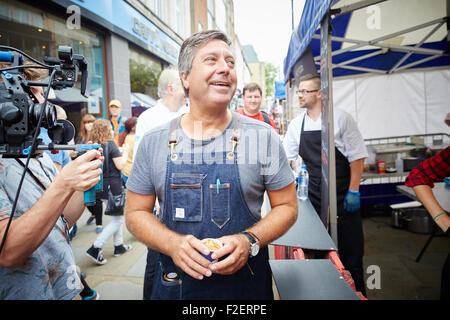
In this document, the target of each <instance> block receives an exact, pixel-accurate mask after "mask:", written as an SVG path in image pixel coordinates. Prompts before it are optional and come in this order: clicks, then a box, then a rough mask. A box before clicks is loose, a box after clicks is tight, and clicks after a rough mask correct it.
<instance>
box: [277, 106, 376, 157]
mask: <svg viewBox="0 0 450 320" xmlns="http://www.w3.org/2000/svg"><path fill="white" fill-rule="evenodd" d="M305 113H306V109H305V111H303V112H302V113H300V115H299V116H297V117H296V118H294V119H293V120H292V121H291V122H290V124H289V126H288V130H287V132H286V135H285V137H284V139H283V146H284V150H285V151H286V155H287V158H288V160H295V159H296V158H297V157H298V156H299V155H298V151H299V147H300V135H301V131H302V122H303V117H304V118H305V126H304V128H303V130H304V131H313V130H322V116H321V115H320V116H319V118H318V119H317V120H316V121H314V120H313V119H311V118H310V117H309V116H308V114H306V116H305ZM333 115H334V145H335V147H336V148H337V149H338V150H339V151H340V152H341V153H342V154H343V155H344V156H345V157H346V158H347V160H348V162H353V161H355V160H358V159H362V158H367V156H368V153H367V149H366V145H365V143H364V139H363V137H362V135H361V132H359V129H358V126H357V125H356V122H355V120H353V118H352V116H351V115H350V114H349V113H348V112H346V111H344V110H342V109H338V108H335V109H334V113H333Z"/></svg>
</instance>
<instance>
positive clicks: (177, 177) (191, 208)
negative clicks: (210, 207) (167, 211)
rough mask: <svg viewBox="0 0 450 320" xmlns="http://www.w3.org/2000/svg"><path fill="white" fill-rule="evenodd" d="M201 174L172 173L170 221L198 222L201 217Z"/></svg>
mask: <svg viewBox="0 0 450 320" xmlns="http://www.w3.org/2000/svg"><path fill="white" fill-rule="evenodd" d="M204 178H205V175H203V174H187V173H173V174H172V181H171V184H170V192H171V196H172V219H173V220H174V221H184V222H200V221H202V216H203V212H202V211H203V208H202V207H203V206H202V203H203V187H202V182H203V179H204Z"/></svg>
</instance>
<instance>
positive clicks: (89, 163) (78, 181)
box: [55, 150, 104, 191]
mask: <svg viewBox="0 0 450 320" xmlns="http://www.w3.org/2000/svg"><path fill="white" fill-rule="evenodd" d="M103 159H104V158H103V157H102V156H101V153H100V151H98V150H89V151H88V152H86V153H85V154H83V155H81V156H79V157H78V158H77V159H75V160H73V161H71V162H69V163H68V164H67V165H66V166H65V167H64V168H63V169H62V170H61V172H60V173H59V174H58V175H57V176H56V179H55V182H56V181H57V182H58V183H61V184H63V185H64V187H65V188H68V189H69V190H72V191H86V190H89V189H90V188H92V187H93V186H95V185H96V184H97V183H98V182H99V181H100V174H101V173H102V170H101V169H100V166H101V164H102V162H103Z"/></svg>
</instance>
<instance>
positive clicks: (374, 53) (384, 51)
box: [333, 49, 387, 67]
mask: <svg viewBox="0 0 450 320" xmlns="http://www.w3.org/2000/svg"><path fill="white" fill-rule="evenodd" d="M386 52H387V50H386V49H381V50H378V51H375V52H371V53H368V54H365V55H362V56H360V57H357V58H353V59H350V60H346V61H343V62H341V63H338V64H334V65H333V67H335V66H336V67H342V66H346V65H348V64H351V63H353V62H358V61H361V60H364V59H367V58H371V57H374V56H378V55H380V54H384V53H386Z"/></svg>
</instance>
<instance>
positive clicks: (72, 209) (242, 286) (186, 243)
mask: <svg viewBox="0 0 450 320" xmlns="http://www.w3.org/2000/svg"><path fill="white" fill-rule="evenodd" d="M230 44H231V42H230V40H229V39H228V37H227V36H226V35H225V34H224V33H223V32H221V31H216V30H210V31H202V32H198V33H195V34H193V35H192V36H190V37H189V38H188V39H186V40H185V41H184V42H183V45H182V47H181V49H180V55H179V59H178V61H179V62H178V66H177V67H174V66H172V67H170V68H166V69H164V70H163V71H162V73H161V75H160V77H159V82H158V95H159V98H160V99H159V100H158V103H157V105H156V106H154V107H152V108H149V109H148V110H146V111H145V112H143V113H142V114H141V115H140V116H139V117H131V118H129V119H127V118H126V117H124V116H122V103H121V102H120V101H119V100H118V99H113V100H111V101H110V103H109V105H108V114H109V119H96V118H95V117H94V116H93V115H91V114H86V115H84V116H83V117H82V120H81V123H80V126H79V130H78V135H77V137H76V139H75V143H77V144H89V143H94V144H100V145H101V150H90V151H88V152H86V153H85V154H83V155H76V154H70V153H68V152H66V151H61V152H59V153H51V152H50V153H47V152H45V153H44V154H43V156H42V157H37V158H32V159H31V161H30V166H29V170H28V171H27V172H28V173H29V174H27V175H26V176H25V179H24V181H25V182H24V185H23V186H22V188H23V190H27V197H21V198H20V202H19V204H18V206H17V207H16V208H15V210H16V214H15V217H14V223H12V224H11V226H10V230H9V232H8V237H7V238H6V239H7V241H3V242H2V245H3V246H2V249H1V250H2V251H1V252H0V279H1V281H0V299H73V298H75V297H76V296H77V295H81V297H82V299H97V298H98V293H96V292H95V290H93V289H91V288H90V287H89V285H88V284H87V283H86V281H85V279H84V276H82V275H80V274H79V272H77V271H76V270H75V268H73V266H75V261H74V257H73V253H72V250H71V246H70V242H71V240H72V239H73V238H74V237H76V234H77V225H76V221H77V220H78V218H79V217H80V216H81V214H82V213H83V212H84V210H85V208H86V207H85V206H84V203H83V192H84V191H86V190H89V189H91V188H92V187H94V186H95V185H96V184H97V183H98V182H99V181H101V179H102V181H103V188H102V190H101V191H99V192H97V193H96V200H95V201H94V203H92V204H91V205H89V206H87V209H88V212H89V214H90V216H89V218H88V219H87V224H91V223H92V222H93V221H94V220H95V224H96V228H95V231H96V232H97V234H98V235H97V238H96V239H95V241H94V242H93V243H92V245H91V246H90V247H89V248H86V249H87V251H86V255H87V256H88V257H89V258H90V259H92V260H93V262H95V263H97V264H99V265H104V264H106V263H107V259H106V258H105V257H104V255H103V250H102V249H103V247H104V246H105V244H106V243H107V241H108V240H109V239H110V238H111V237H112V238H113V245H114V256H120V255H123V254H125V253H126V252H128V251H130V250H132V246H131V245H130V244H126V243H124V239H123V227H124V224H126V227H127V228H128V230H129V231H130V232H131V234H132V235H133V236H134V237H135V238H136V239H137V240H139V241H140V242H142V243H143V244H145V245H146V246H147V247H148V252H147V260H146V262H147V263H146V269H145V276H144V286H143V297H144V299H211V298H214V299H244V300H250V299H273V292H272V276H271V270H270V267H269V256H268V247H267V245H268V244H269V243H271V242H272V241H274V240H275V239H277V238H279V237H280V236H282V235H283V234H284V233H286V232H287V231H288V230H289V228H290V227H291V226H292V225H293V224H294V222H295V221H296V219H297V211H298V202H297V201H298V200H297V196H296V191H295V183H294V182H295V177H294V174H293V172H292V168H291V166H290V164H289V161H291V160H295V159H298V158H301V159H302V160H303V162H304V164H305V165H306V166H307V170H308V172H309V175H310V183H309V191H308V192H309V199H310V200H311V203H312V205H313V206H314V208H315V210H316V212H317V213H318V215H319V216H320V218H321V220H322V222H323V223H324V225H325V226H328V223H329V221H328V219H329V217H328V215H327V214H324V212H326V211H325V210H322V208H321V176H322V172H321V132H322V123H321V112H322V110H321V90H320V78H319V77H317V76H312V75H307V76H305V77H302V78H301V79H300V82H299V85H298V89H297V93H298V96H299V103H300V107H301V108H302V112H301V113H300V115H299V116H298V117H297V118H295V119H293V120H292V121H291V123H290V125H289V127H288V129H287V132H286V136H285V137H284V140H283V142H281V139H280V137H279V134H278V133H279V127H277V123H276V122H275V121H274V119H273V117H272V116H271V115H269V114H267V113H265V112H263V111H261V102H262V101H261V100H262V90H261V87H260V86H259V85H258V84H256V83H249V84H247V85H246V86H245V87H244V88H243V95H242V98H243V107H242V108H240V109H238V110H237V111H236V112H232V111H230V110H229V108H228V105H229V103H230V101H231V99H232V98H233V95H234V93H235V90H236V85H237V78H236V70H235V68H234V67H235V60H234V56H233V53H232V51H231V49H230ZM27 70H29V72H32V70H33V69H27ZM30 77H31V78H30V79H33V78H40V77H41V75H39V74H31V75H30ZM32 90H33V93H34V95H35V99H36V100H37V101H39V102H42V101H43V97H44V94H43V91H42V88H34V87H33V88H32ZM58 110H59V113H58V117H60V118H61V119H64V118H66V117H67V116H66V115H65V114H64V110H63V109H62V108H60V109H59V108H58ZM334 112H335V113H334V121H335V126H334V138H335V146H336V147H335V148H336V150H335V152H336V174H337V176H336V181H337V208H338V224H337V226H338V244H339V248H338V252H339V256H340V259H341V260H342V262H343V265H344V267H345V268H346V269H347V270H349V271H350V273H351V275H352V277H353V278H354V280H355V285H356V288H357V290H358V291H360V292H361V293H363V294H364V295H365V285H364V280H363V279H364V277H363V263H362V258H363V254H364V251H363V249H364V237H363V231H362V222H361V215H360V192H359V187H360V186H359V183H360V180H361V175H362V172H363V165H364V159H365V158H366V157H367V151H366V148H365V145H364V140H363V138H362V135H361V133H360V132H359V130H358V127H357V125H356V123H355V121H354V120H353V118H352V117H351V116H350V115H349V114H348V113H346V112H344V111H341V110H337V109H336V110H335V111H334ZM278 122H279V121H278ZM255 137H256V139H255ZM41 139H42V140H43V142H44V143H49V142H50V139H49V137H48V135H47V133H46V132H45V130H41ZM445 152H446V153H443V154H442V156H441V157H440V158H439V160H436V161H439V162H440V163H445V164H446V167H445V169H443V173H442V174H439V175H438V176H435V177H433V180H432V181H440V180H442V178H444V176H449V175H450V172H449V169H448V168H449V167H450V163H449V160H448V159H449V157H448V153H449V150H448V148H447V151H445ZM428 165H429V166H431V164H427V166H428ZM22 171H23V161H22V160H21V159H17V160H16V159H1V160H0V185H1V190H0V200H1V201H0V203H1V206H0V236H1V237H0V238H3V236H4V234H5V230H6V229H7V224H8V220H9V218H10V216H11V212H12V211H13V210H12V207H13V203H14V198H13V196H14V195H15V192H16V190H17V187H18V183H19V181H20V176H21V174H22ZM413 173H414V172H413ZM411 179H412V178H411ZM411 179H410V178H408V183H409V184H410V185H411V186H414V188H415V191H416V192H417V193H418V194H420V199H421V201H422V202H423V203H424V205H425V206H426V208H427V210H428V211H429V212H430V214H431V215H432V216H433V217H434V218H433V220H435V222H436V223H437V224H438V225H439V227H440V228H441V229H442V230H443V231H444V232H445V231H446V232H448V227H449V223H448V220H449V218H448V215H447V213H446V212H445V211H444V210H443V209H442V208H441V207H440V206H439V205H438V204H436V203H435V202H433V201H431V200H429V201H428V200H427V199H431V196H430V192H429V190H428V189H426V188H423V187H422V188H421V187H417V186H418V185H430V184H432V182H428V180H425V179H422V180H421V181H419V182H417V179H416V180H411ZM411 181H413V182H411ZM423 181H425V182H423ZM424 189H426V190H424ZM125 194H126V203H125V206H124V207H123V208H122V210H118V211H114V212H113V211H108V207H107V203H109V201H110V199H120V198H121V197H123V196H124V195H125ZM265 194H266V196H267V200H268V201H269V203H270V211H269V212H267V214H266V215H265V216H262V215H261V206H262V204H263V201H264V195H265ZM105 206H106V211H105V212H104V208H105ZM104 214H108V215H110V218H109V223H108V224H107V225H106V226H105V227H103V222H102V221H103V215H104ZM205 238H215V239H218V240H219V241H220V243H221V244H222V246H221V247H220V248H219V249H217V250H215V251H214V252H212V253H211V250H210V248H208V247H207V246H206V245H205V244H204V242H202V239H205ZM24 244H26V245H24ZM208 255H211V259H212V260H213V261H214V262H211V260H208V259H207V258H206V256H208ZM447 260H448V259H447ZM449 264H450V263H449V262H448V261H447V263H446V265H447V266H446V268H447V269H445V270H446V271H444V272H443V273H446V274H447V276H448V265H449ZM69 277H78V278H80V281H81V283H82V285H81V286H75V287H69V286H67V285H66V283H67V281H69V280H68V279H69ZM447 279H448V278H447ZM446 281H448V280H446Z"/></svg>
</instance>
